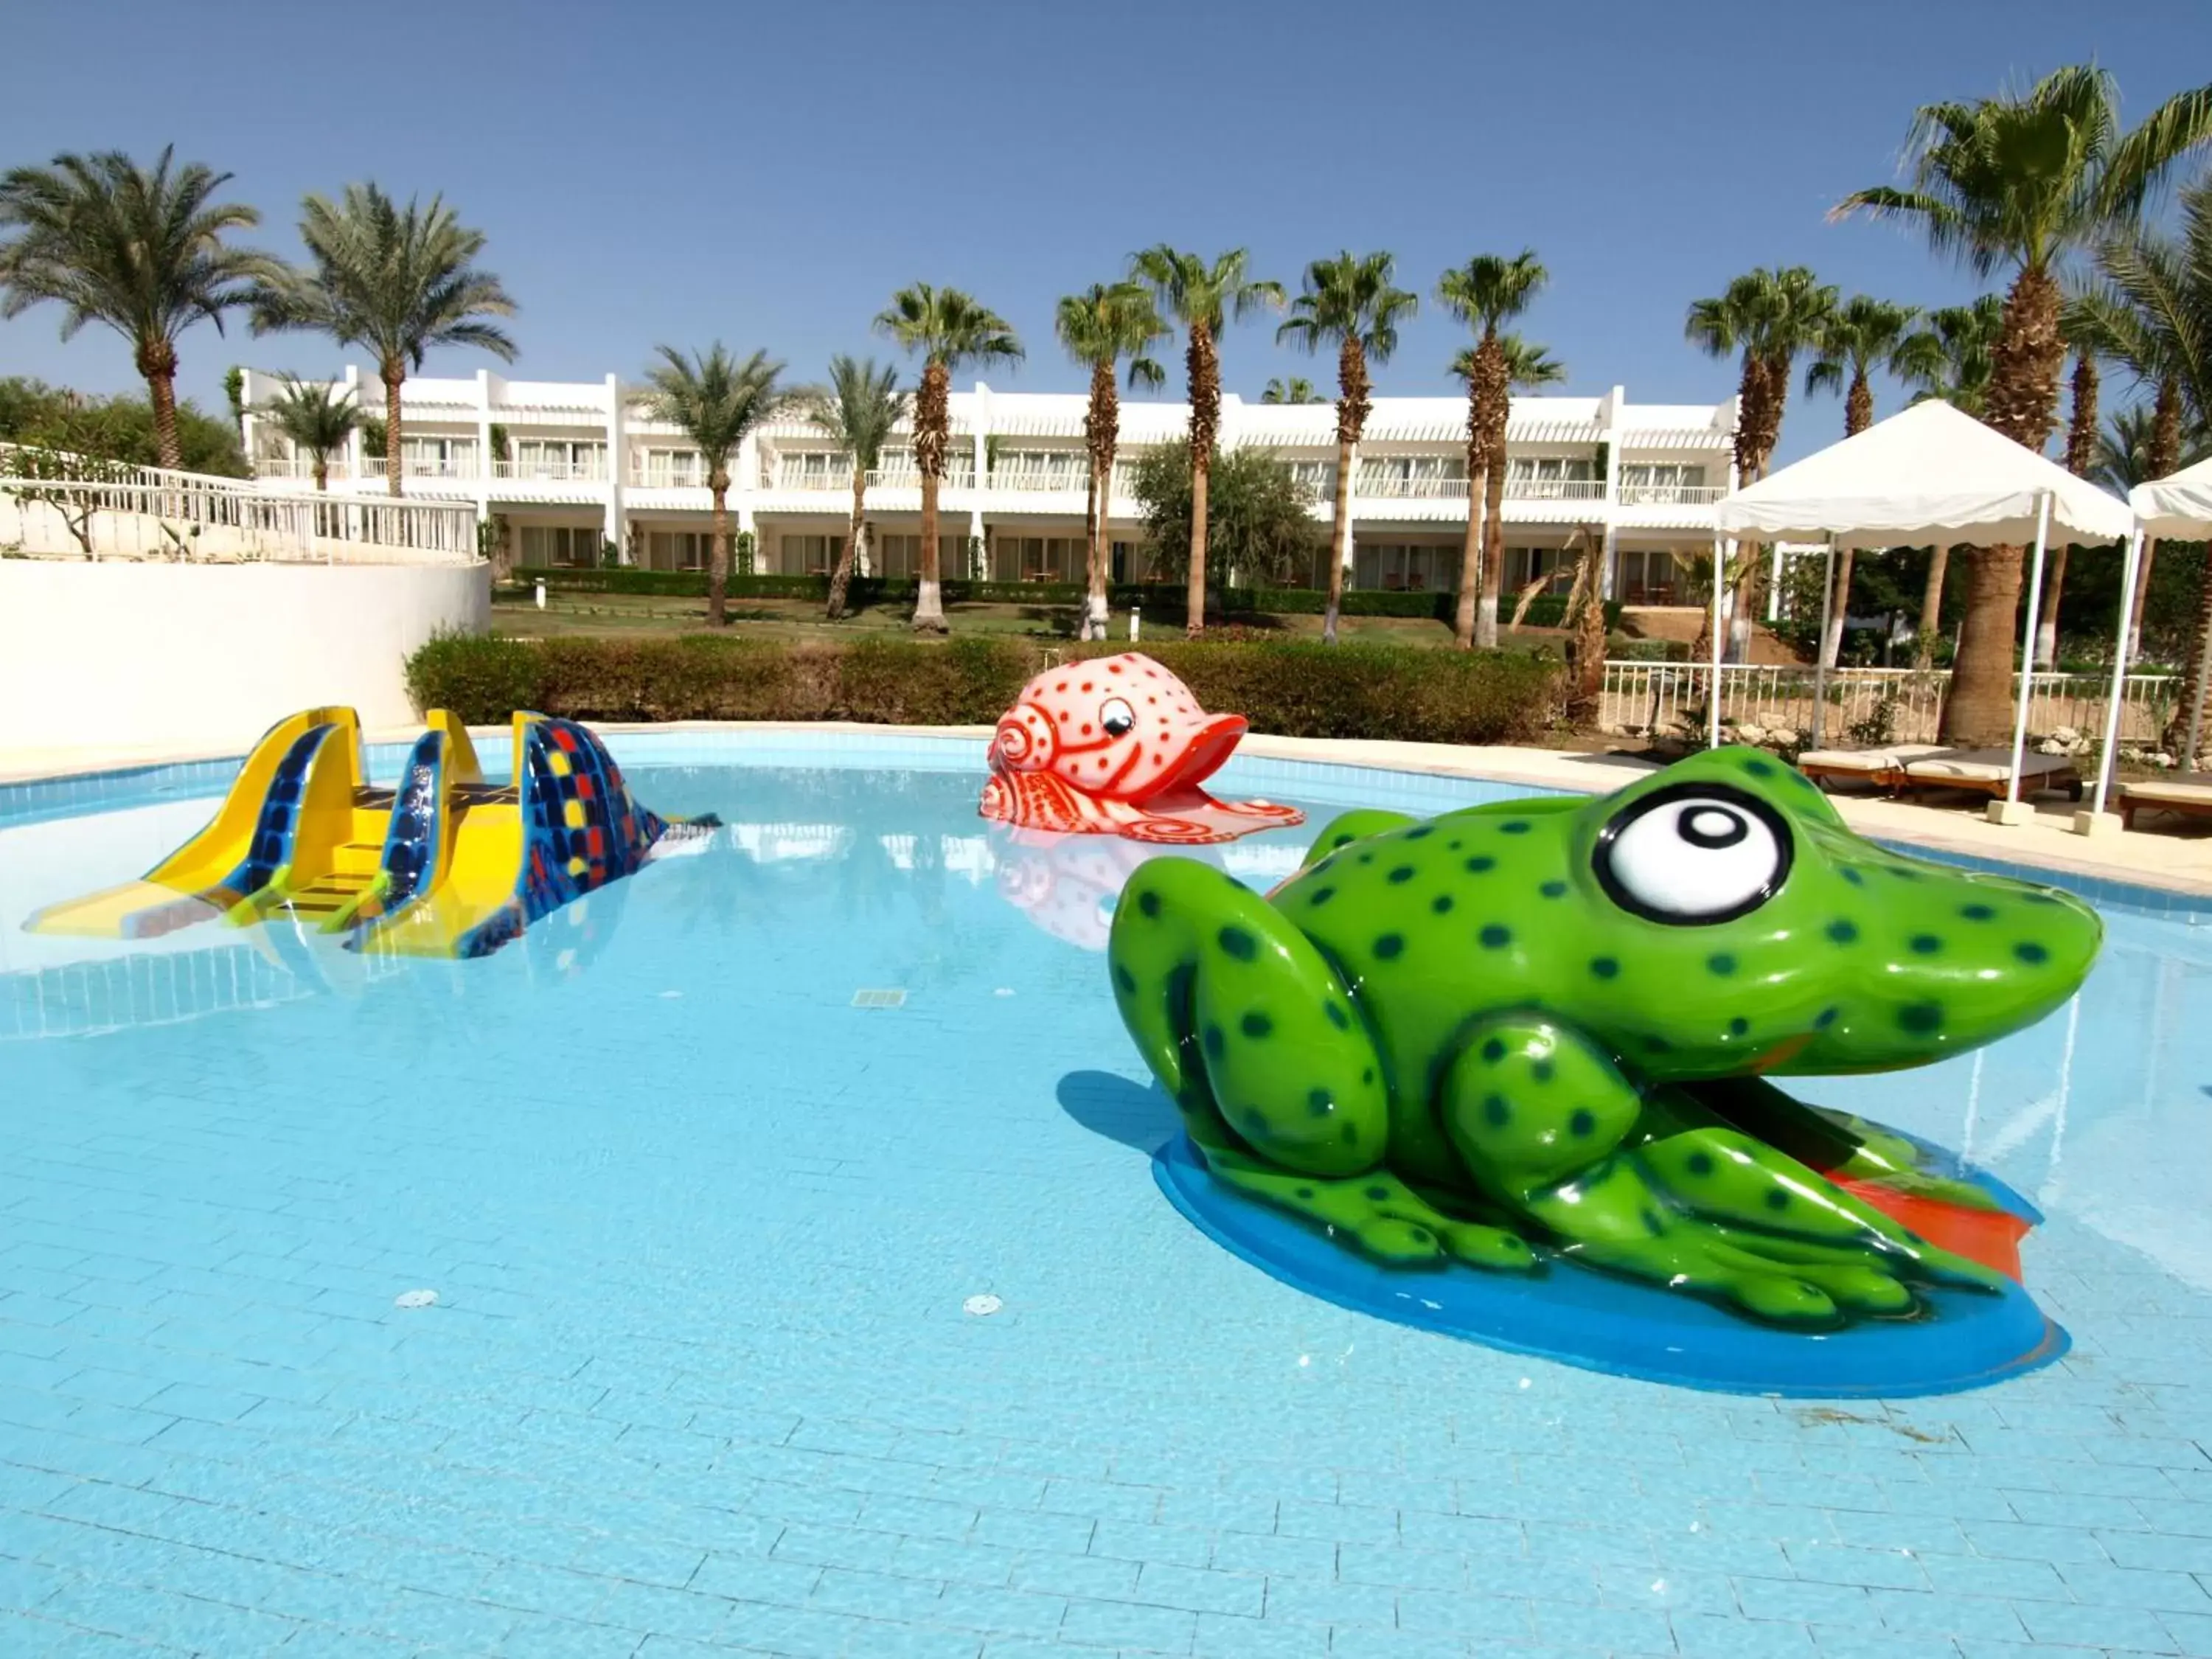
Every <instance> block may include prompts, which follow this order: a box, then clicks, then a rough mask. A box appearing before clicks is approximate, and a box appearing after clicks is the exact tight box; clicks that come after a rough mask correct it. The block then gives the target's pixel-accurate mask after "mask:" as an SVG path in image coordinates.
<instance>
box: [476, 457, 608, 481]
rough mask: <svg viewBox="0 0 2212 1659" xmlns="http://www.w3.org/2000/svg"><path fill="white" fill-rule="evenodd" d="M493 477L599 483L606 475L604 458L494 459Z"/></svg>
mask: <svg viewBox="0 0 2212 1659" xmlns="http://www.w3.org/2000/svg"><path fill="white" fill-rule="evenodd" d="M491 472H492V477H495V478H537V479H540V480H543V481H544V482H545V483H604V482H605V479H606V476H607V463H606V458H605V457H604V456H601V457H599V458H598V459H593V460H584V461H556V460H537V461H494V462H493V463H492V464H491Z"/></svg>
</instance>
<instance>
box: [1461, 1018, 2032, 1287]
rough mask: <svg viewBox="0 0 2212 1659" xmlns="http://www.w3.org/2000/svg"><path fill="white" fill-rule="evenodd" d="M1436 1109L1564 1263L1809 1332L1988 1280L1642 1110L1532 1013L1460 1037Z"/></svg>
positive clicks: (1744, 1141)
mask: <svg viewBox="0 0 2212 1659" xmlns="http://www.w3.org/2000/svg"><path fill="white" fill-rule="evenodd" d="M1440 1105H1441V1109H1442V1112H1443V1121H1444V1125H1445V1128H1446V1130H1447V1132H1448V1133H1449V1134H1450V1136H1451V1139H1452V1142H1453V1145H1454V1146H1455V1147H1456V1148H1457V1149H1458V1151H1459V1153H1460V1156H1461V1157H1462V1159H1463V1160H1464V1161H1465V1162H1466V1163H1467V1164H1468V1167H1469V1168H1470V1170H1473V1171H1474V1174H1475V1175H1476V1176H1477V1178H1478V1180H1479V1181H1480V1182H1482V1184H1483V1185H1484V1186H1485V1187H1486V1188H1488V1189H1489V1190H1491V1191H1492V1192H1493V1193H1494V1194H1497V1195H1498V1197H1500V1198H1501V1199H1503V1200H1505V1201H1506V1202H1508V1203H1509V1204H1511V1205H1512V1206H1514V1207H1516V1209H1518V1210H1520V1211H1521V1212H1523V1213H1525V1214H1526V1215H1528V1217H1530V1218H1532V1219H1534V1220H1535V1221H1537V1222H1540V1223H1541V1224H1542V1225H1544V1226H1545V1227H1546V1228H1547V1229H1548V1230H1549V1231H1551V1232H1552V1233H1553V1235H1554V1236H1555V1237H1557V1238H1558V1239H1559V1242H1560V1248H1561V1253H1562V1254H1563V1255H1565V1256H1567V1257H1568V1258H1569V1259H1570V1260H1578V1261H1584V1262H1587V1263H1589V1265H1591V1266H1594V1267H1604V1268H1607V1269H1609V1270H1611V1271H1613V1272H1616V1273H1626V1274H1631V1275H1633V1276H1635V1277H1638V1278H1642V1279H1651V1280H1654V1281H1656V1282H1657V1283H1660V1284H1662V1285H1668V1287H1670V1288H1673V1289H1678V1290H1686V1291H1693V1292H1695V1293H1698V1294H1700V1295H1705V1296H1709V1297H1714V1298H1716V1299H1718V1300H1722V1301H1726V1302H1729V1303H1732V1304H1735V1306H1737V1307H1739V1308H1741V1309H1742V1310H1744V1311H1745V1312H1747V1313H1750V1314H1753V1315H1754V1316H1758V1317H1759V1318H1762V1319H1767V1320H1771V1321H1774V1322H1778V1323H1784V1324H1790V1325H1797V1326H1802V1327H1808V1328H1817V1327H1824V1326H1831V1325H1833V1324H1836V1323H1838V1322H1840V1321H1842V1320H1844V1319H1846V1318H1849V1317H1851V1316H1863V1315H1899V1314H1905V1313H1910V1312H1911V1311H1912V1310H1914V1309H1915V1308H1916V1307H1917V1305H1918V1302H1917V1297H1916V1295H1915V1293H1914V1291H1913V1289H1912V1286H1913V1285H1915V1284H1923V1283H1939V1284H1954V1285H1972V1286H1974V1287H1976V1288H1980V1289H1991V1290H1993V1289H1996V1288H1998V1287H1999V1286H2000V1285H2002V1282H2003V1281H2002V1279H1999V1278H1998V1276H1997V1275H1996V1274H1995V1273H1990V1271H1988V1270H1987V1269H1984V1268H1983V1267H1978V1266H1977V1265H1976V1264H1974V1263H1972V1262H1970V1261H1966V1260H1965V1259H1963V1258H1961V1257H1959V1256H1954V1255H1951V1254H1950V1253H1949V1252H1948V1251H1944V1250H1940V1249H1936V1248H1935V1247H1933V1246H1931V1245H1929V1244H1927V1243H1924V1242H1923V1241H1922V1240H1920V1239H1918V1238H1917V1237H1915V1236H1914V1235H1912V1234H1911V1233H1909V1232H1907V1231H1905V1229H1903V1228H1902V1227H1900V1226H1899V1225H1897V1224H1896V1223H1895V1222H1893V1221H1892V1220H1890V1219H1889V1218H1887V1217H1886V1216H1884V1215H1882V1214H1881V1213H1880V1212H1878V1211H1875V1210H1874V1209H1872V1208H1871V1207H1870V1206H1867V1205H1865V1204H1863V1203H1861V1202H1860V1201H1859V1200H1857V1199H1855V1198H1853V1197H1851V1196H1850V1194H1848V1193H1845V1192H1844V1191H1843V1190H1842V1189H1841V1188H1838V1187H1836V1186H1834V1185H1833V1184H1832V1182H1828V1181H1827V1180H1826V1179H1825V1178H1823V1177H1822V1176H1819V1175H1817V1174H1815V1173H1814V1171H1812V1170H1808V1169H1807V1168H1806V1167H1805V1166H1804V1165H1802V1164H1798V1163H1797V1162H1796V1161H1795V1160H1794V1159H1791V1158H1787V1157H1785V1156H1784V1155H1783V1154H1782V1153H1780V1152H1776V1151H1775V1150H1774V1149H1773V1148H1771V1147H1770V1146H1765V1145H1763V1144H1761V1143H1759V1142H1758V1141H1754V1140H1753V1139H1751V1138H1750V1137H1748V1136H1747V1135H1744V1134H1741V1133H1739V1132H1737V1131H1735V1130H1732V1129H1727V1128H1723V1127H1717V1125H1715V1124H1714V1123H1713V1122H1712V1121H1711V1119H1710V1117H1705V1119H1704V1121H1689V1119H1688V1116H1687V1114H1688V1113H1689V1112H1690V1111H1691V1110H1692V1109H1694V1108H1693V1107H1692V1105H1691V1104H1690V1103H1686V1101H1684V1100H1682V1099H1681V1098H1680V1097H1674V1098H1671V1099H1670V1101H1669V1103H1668V1107H1666V1108H1661V1107H1658V1106H1656V1105H1653V1106H1647V1105H1646V1103H1644V1101H1643V1100H1642V1099H1641V1098H1640V1097H1638V1093H1637V1091H1636V1090H1635V1089H1634V1087H1633V1086H1632V1085H1631V1084H1630V1083H1629V1082H1628V1080H1627V1079H1626V1078H1625V1077H1623V1076H1622V1075H1621V1074H1620V1071H1619V1070H1618V1069H1617V1068H1616V1067H1615V1066H1613V1062H1612V1060H1611V1059H1610V1058H1609V1057H1607V1055H1606V1054H1604V1053H1603V1052H1602V1051H1601V1050H1600V1049H1599V1048H1597V1047H1596V1046H1595V1044H1592V1043H1591V1042H1589V1041H1588V1040H1587V1039H1585V1038H1583V1036H1581V1035H1580V1034H1578V1033H1577V1032H1575V1031H1573V1030H1568V1029H1565V1028H1563V1027H1559V1026H1556V1025H1553V1024H1550V1023H1549V1022H1547V1021H1546V1020H1544V1019H1542V1018H1541V1017H1539V1016H1536V1015H1533V1014H1529V1015H1505V1016H1498V1017H1495V1018H1491V1019H1488V1020H1486V1021H1484V1022H1482V1023H1481V1024H1480V1025H1478V1026H1477V1027H1475V1028H1474V1030H1473V1031H1472V1032H1471V1033H1469V1034H1468V1042H1467V1043H1466V1046H1465V1047H1464V1048H1462V1050H1461V1052H1460V1053H1459V1054H1458V1056H1457V1057H1456V1058H1455V1060H1453V1062H1452V1063H1451V1065H1450V1066H1449V1069H1448V1071H1447V1073H1446V1075H1445V1077H1444V1079H1443V1093H1442V1099H1441V1102H1440Z"/></svg>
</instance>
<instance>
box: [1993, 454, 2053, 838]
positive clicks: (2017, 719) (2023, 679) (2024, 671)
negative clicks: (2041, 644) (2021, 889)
mask: <svg viewBox="0 0 2212 1659" xmlns="http://www.w3.org/2000/svg"><path fill="white" fill-rule="evenodd" d="M2050 544H2051V492H2050V491H2049V490H2047V489H2046V490H2045V491H2044V492H2043V493H2042V495H2040V496H2039V497H2038V498H2037V501H2036V507H2035V561H2034V562H2033V564H2031V565H2030V566H2029V567H2028V576H2027V641H2026V643H2025V644H2024V645H2023V646H2022V647H2021V658H2020V707H2019V708H2017V709H2016V710H2015V712H2014V714H2013V722H2012V775H2011V776H2010V777H2008V778H2007V779H2006V780H2005V798H2004V805H2003V806H2002V808H2001V809H1996V810H1993V811H1991V812H1990V817H1992V818H1994V819H1996V822H1998V823H2018V822H2019V821H2020V816H2021V815H2020V813H2019V811H2018V810H2017V809H2018V807H2019V805H2020V767H2021V760H2022V759H2023V758H2024V757H2026V755H2027V696H2028V691H2029V689H2030V687H2031V686H2032V684H2033V677H2034V674H2035V619H2036V617H2037V616H2038V615H2039V613H2040V612H2041V611H2042V609H2043V556H2044V553H2045V550H2047V549H2048V547H2049V546H2050Z"/></svg>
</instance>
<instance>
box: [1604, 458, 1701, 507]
mask: <svg viewBox="0 0 2212 1659" xmlns="http://www.w3.org/2000/svg"><path fill="white" fill-rule="evenodd" d="M1704 488H1705V468H1704V467H1703V466H1702V465H1684V464H1678V463H1675V462H1672V461H1623V462H1622V463H1621V464H1620V493H1621V495H1622V498H1623V499H1624V500H1626V501H1638V500H1639V499H1640V500H1643V501H1669V500H1678V499H1680V494H1681V492H1682V491H1683V490H1686V489H1704Z"/></svg>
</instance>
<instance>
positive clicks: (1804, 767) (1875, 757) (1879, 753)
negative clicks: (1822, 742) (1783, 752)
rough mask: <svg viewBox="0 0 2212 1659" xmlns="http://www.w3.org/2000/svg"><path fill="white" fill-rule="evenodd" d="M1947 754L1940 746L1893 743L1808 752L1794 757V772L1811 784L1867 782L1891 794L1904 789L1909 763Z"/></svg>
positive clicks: (1938, 744) (1936, 744)
mask: <svg viewBox="0 0 2212 1659" xmlns="http://www.w3.org/2000/svg"><path fill="white" fill-rule="evenodd" d="M1945 753H1948V750H1946V749H1945V748H1944V747H1943V745H1942V744H1940V743H1893V744H1883V745H1882V746H1881V747H1879V748H1875V749H1808V750H1806V751H1805V752H1804V753H1803V754H1802V755H1800V756H1798V757H1797V769H1798V770H1799V771H1801V772H1802V773H1803V774H1804V775H1806V776H1807V777H1808V778H1811V779H1812V780H1813V781H1814V782H1815V783H1820V782H1823V781H1826V780H1828V779H1833V778H1844V779H1848V780H1850V781H1853V782H1856V783H1870V784H1872V785H1874V786H1875V787H1876V788H1878V789H1886V790H1888V791H1889V792H1890V793H1893V794H1894V793H1896V792H1897V791H1898V790H1900V789H1902V788H1904V787H1905V767H1906V765H1907V764H1908V763H1910V762H1912V761H1915V760H1918V759H1921V758H1923V757H1927V756H1929V755H1941V754H1945Z"/></svg>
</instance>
